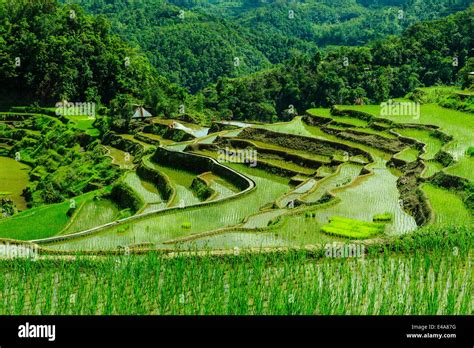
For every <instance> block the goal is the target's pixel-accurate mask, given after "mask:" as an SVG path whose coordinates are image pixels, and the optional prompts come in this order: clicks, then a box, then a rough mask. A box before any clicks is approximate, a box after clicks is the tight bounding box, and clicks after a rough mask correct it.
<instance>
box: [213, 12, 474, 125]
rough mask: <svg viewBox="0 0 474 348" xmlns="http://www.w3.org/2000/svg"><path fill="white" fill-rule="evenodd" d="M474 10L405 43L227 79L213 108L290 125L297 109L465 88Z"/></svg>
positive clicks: (412, 33)
mask: <svg viewBox="0 0 474 348" xmlns="http://www.w3.org/2000/svg"><path fill="white" fill-rule="evenodd" d="M473 15H474V8H473V7H471V8H470V9H469V10H466V11H464V12H459V13H457V14H455V15H452V16H449V17H447V18H445V19H441V20H436V21H432V22H420V23H417V24H414V25H413V26H411V27H409V28H408V29H407V30H406V31H404V33H403V34H402V35H401V36H399V37H390V38H388V39H384V40H379V41H375V42H373V43H371V44H370V45H368V46H364V47H333V48H330V49H327V50H324V51H322V52H320V53H317V54H316V55H313V56H311V57H310V56H308V55H300V56H297V57H294V58H293V59H292V60H290V61H288V62H287V63H286V64H284V65H283V66H282V67H277V68H275V69H272V70H268V71H264V72H260V73H257V74H254V75H251V76H247V77H244V78H239V79H221V80H219V81H218V83H217V84H216V86H215V88H211V89H208V90H207V91H206V96H207V98H206V100H207V102H208V106H209V107H211V108H215V109H217V110H219V111H220V113H221V115H222V116H223V117H226V118H235V119H254V120H255V119H256V120H263V121H271V120H274V118H275V115H278V116H279V118H280V119H281V118H283V119H289V118H291V117H292V114H291V113H288V112H287V109H288V108H289V106H290V105H293V106H294V107H295V108H296V111H304V110H305V109H307V108H310V107H314V106H331V105H334V104H354V103H356V102H357V103H369V102H372V103H380V102H381V101H384V100H387V99H388V98H390V97H401V96H404V95H405V94H406V93H407V92H409V91H412V90H413V89H414V88H416V87H418V86H431V85H441V84H453V83H459V84H464V87H467V83H468V82H467V78H468V76H467V74H468V72H469V71H472V66H473V58H472V57H473V52H472V47H474V42H473V35H472V33H473V32H474V30H473V29H474V28H473V18H474V17H473Z"/></svg>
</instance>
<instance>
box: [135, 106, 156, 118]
mask: <svg viewBox="0 0 474 348" xmlns="http://www.w3.org/2000/svg"><path fill="white" fill-rule="evenodd" d="M150 117H153V116H152V115H151V114H150V113H149V112H148V111H147V110H145V108H144V107H143V106H139V107H137V108H136V109H135V113H134V114H133V116H132V119H135V120H145V119H146V118H150Z"/></svg>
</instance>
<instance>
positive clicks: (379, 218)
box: [372, 213, 393, 222]
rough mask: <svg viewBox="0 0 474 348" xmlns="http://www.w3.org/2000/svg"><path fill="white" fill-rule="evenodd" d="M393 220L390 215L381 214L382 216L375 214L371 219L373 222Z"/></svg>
mask: <svg viewBox="0 0 474 348" xmlns="http://www.w3.org/2000/svg"><path fill="white" fill-rule="evenodd" d="M392 220H393V214H392V213H383V214H375V215H374V217H373V218H372V221H373V222H388V221H392Z"/></svg>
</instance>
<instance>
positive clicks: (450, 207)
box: [422, 184, 474, 226]
mask: <svg viewBox="0 0 474 348" xmlns="http://www.w3.org/2000/svg"><path fill="white" fill-rule="evenodd" d="M422 190H423V191H424V192H425V193H426V195H427V196H428V199H429V201H430V203H431V206H432V207H433V209H434V213H435V223H436V224H438V225H442V226H453V225H454V226H455V225H458V224H461V225H463V224H464V225H469V224H471V225H472V224H473V223H474V217H473V215H472V214H471V213H470V212H469V210H468V209H467V208H466V206H465V205H464V203H463V201H462V200H461V198H460V197H459V196H458V195H456V194H455V193H453V192H451V191H448V190H446V189H442V188H439V187H436V186H433V185H431V184H423V185H422Z"/></svg>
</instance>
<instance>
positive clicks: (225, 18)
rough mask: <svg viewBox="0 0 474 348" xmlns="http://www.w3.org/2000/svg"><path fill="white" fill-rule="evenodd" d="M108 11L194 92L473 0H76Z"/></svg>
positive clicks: (163, 69) (128, 36) (119, 29)
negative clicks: (302, 54)
mask: <svg viewBox="0 0 474 348" xmlns="http://www.w3.org/2000/svg"><path fill="white" fill-rule="evenodd" d="M67 2H68V3H71V2H74V3H79V4H80V5H81V6H83V7H84V8H85V9H86V10H87V11H89V12H91V13H94V14H104V15H105V16H107V17H108V18H109V19H110V20H111V22H112V28H113V30H114V31H115V32H116V33H118V34H119V35H120V36H121V37H122V38H123V39H125V40H126V41H128V42H129V43H131V44H132V45H134V46H140V47H141V48H142V49H143V50H144V52H145V53H146V54H147V56H148V58H149V60H150V61H151V62H152V64H153V65H154V66H155V67H156V68H157V69H158V71H159V72H160V73H161V74H162V75H163V76H165V77H167V78H168V79H169V80H171V81H172V82H176V83H178V84H180V85H182V86H185V87H187V88H188V89H189V90H190V91H191V92H196V91H197V90H199V89H201V88H203V87H206V86H207V85H208V84H209V83H211V82H216V81H217V78H218V77H221V76H223V77H238V76H244V75H246V74H248V73H250V72H256V71H259V70H262V69H264V68H268V67H269V65H270V64H278V63H282V62H284V61H285V60H287V59H289V58H291V57H292V56H293V55H294V54H295V52H305V53H314V52H315V51H316V48H317V47H323V46H327V45H363V44H365V43H367V42H370V41H372V40H375V39H380V38H383V37H385V36H387V35H390V34H399V33H401V31H402V30H403V29H404V28H407V27H408V26H410V25H411V24H413V23H415V22H417V21H420V20H429V19H434V18H438V17H442V16H446V15H448V14H450V13H452V12H454V11H458V10H461V9H464V8H466V7H467V5H468V4H469V1H467V0H456V1H453V0H429V1H422V0H398V1H387V0H384V1H356V0H305V1H259V0H241V1H202V0H170V1H164V0H146V1H124V0H113V1H104V0H99V1H97V0H72V1H67Z"/></svg>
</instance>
